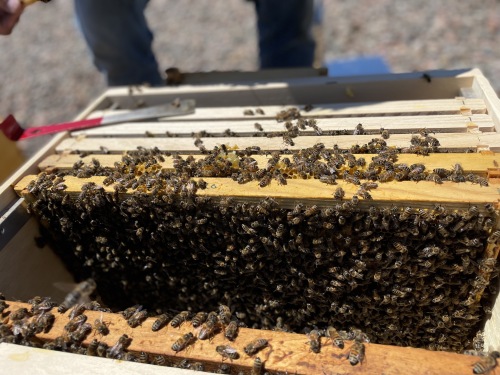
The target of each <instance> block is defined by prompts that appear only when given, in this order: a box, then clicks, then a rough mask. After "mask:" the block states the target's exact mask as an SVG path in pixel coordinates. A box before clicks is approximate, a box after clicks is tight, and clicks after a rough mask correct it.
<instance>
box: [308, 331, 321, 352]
mask: <svg viewBox="0 0 500 375" xmlns="http://www.w3.org/2000/svg"><path fill="white" fill-rule="evenodd" d="M308 336H309V347H310V348H311V351H312V352H313V353H319V351H320V349H321V333H320V332H319V331H318V330H317V329H313V330H312V331H311V332H309V335H308Z"/></svg>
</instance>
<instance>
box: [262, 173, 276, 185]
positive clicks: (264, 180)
mask: <svg viewBox="0 0 500 375" xmlns="http://www.w3.org/2000/svg"><path fill="white" fill-rule="evenodd" d="M272 177H273V175H272V174H271V173H266V174H265V175H264V176H262V178H261V179H260V181H259V186H260V187H261V188H264V187H266V186H267V185H269V184H270V183H271V179H272Z"/></svg>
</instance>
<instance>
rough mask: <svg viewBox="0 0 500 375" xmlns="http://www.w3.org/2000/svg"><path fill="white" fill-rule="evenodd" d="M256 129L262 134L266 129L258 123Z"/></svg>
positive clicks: (255, 125)
mask: <svg viewBox="0 0 500 375" xmlns="http://www.w3.org/2000/svg"><path fill="white" fill-rule="evenodd" d="M253 126H254V127H255V129H257V130H258V131H260V132H263V131H264V128H263V127H262V125H261V124H259V123H258V122H256V123H255V124H254V125H253Z"/></svg>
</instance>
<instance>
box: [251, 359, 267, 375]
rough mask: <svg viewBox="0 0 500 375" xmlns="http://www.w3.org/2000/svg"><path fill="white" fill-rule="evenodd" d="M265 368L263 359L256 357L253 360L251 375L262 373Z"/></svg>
mask: <svg viewBox="0 0 500 375" xmlns="http://www.w3.org/2000/svg"><path fill="white" fill-rule="evenodd" d="M263 370H264V364H263V363H262V360H261V359H260V358H259V357H256V358H255V359H254V360H253V366H252V370H251V372H250V374H251V375H262V372H263Z"/></svg>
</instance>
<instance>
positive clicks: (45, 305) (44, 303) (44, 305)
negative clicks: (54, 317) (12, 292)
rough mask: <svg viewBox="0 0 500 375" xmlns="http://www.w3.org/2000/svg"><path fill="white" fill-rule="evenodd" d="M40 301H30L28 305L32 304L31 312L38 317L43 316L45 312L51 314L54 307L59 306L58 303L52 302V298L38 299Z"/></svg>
mask: <svg viewBox="0 0 500 375" xmlns="http://www.w3.org/2000/svg"><path fill="white" fill-rule="evenodd" d="M38 298H39V299H36V297H35V299H33V300H30V301H31V302H30V301H28V303H30V304H31V309H30V312H31V313H32V314H33V315H38V314H43V313H45V312H49V311H50V310H52V309H53V308H54V307H56V306H57V303H55V302H52V301H51V300H50V297H47V298H43V299H42V298H41V297H38Z"/></svg>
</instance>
